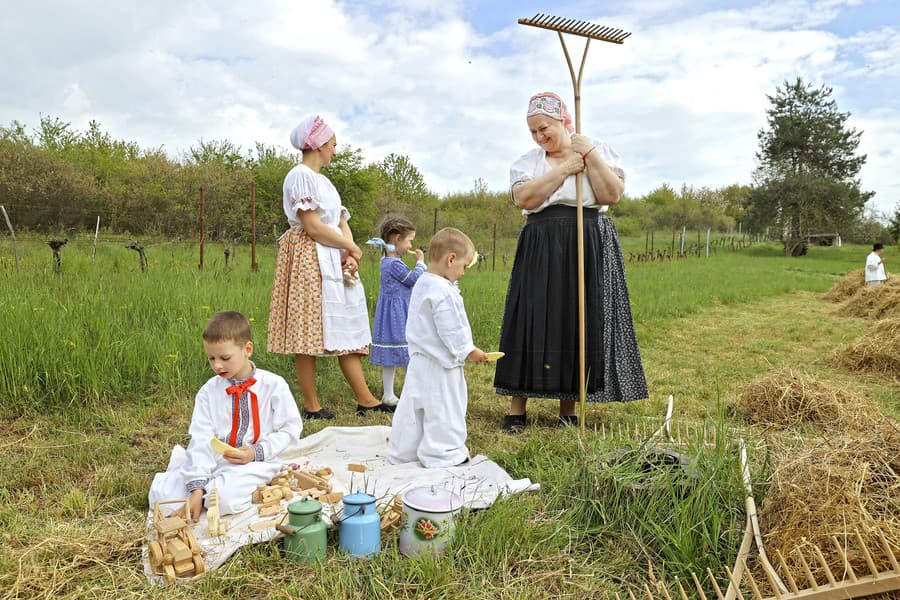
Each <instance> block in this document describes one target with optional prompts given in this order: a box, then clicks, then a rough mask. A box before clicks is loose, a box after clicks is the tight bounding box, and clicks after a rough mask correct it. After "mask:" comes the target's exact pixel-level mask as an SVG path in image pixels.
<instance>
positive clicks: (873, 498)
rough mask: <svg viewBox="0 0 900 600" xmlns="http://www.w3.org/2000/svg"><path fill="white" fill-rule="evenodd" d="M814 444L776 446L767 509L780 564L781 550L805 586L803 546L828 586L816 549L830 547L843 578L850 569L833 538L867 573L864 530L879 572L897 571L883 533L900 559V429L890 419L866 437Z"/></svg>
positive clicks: (768, 543)
mask: <svg viewBox="0 0 900 600" xmlns="http://www.w3.org/2000/svg"><path fill="white" fill-rule="evenodd" d="M808 443H809V442H808V440H799V439H796V440H789V441H787V442H780V443H779V442H778V441H777V440H773V441H772V442H771V445H770V448H771V451H772V456H771V459H772V463H773V474H772V477H771V481H770V485H769V488H768V491H767V492H766V496H765V499H764V500H763V502H762V505H761V508H760V511H759V518H760V526H761V528H762V532H763V545H764V547H765V548H766V552H767V553H768V554H769V558H770V559H773V560H775V557H776V556H777V555H776V553H775V552H776V550H777V551H779V552H781V554H782V555H783V556H784V557H785V561H786V563H787V565H788V569H789V570H790V573H791V575H792V576H793V577H794V579H795V580H796V581H798V582H804V581H805V577H804V576H803V572H804V571H803V564H802V562H801V559H800V557H799V553H798V552H796V551H795V550H797V549H799V550H801V551H803V553H804V557H805V559H806V560H807V561H808V562H809V564H810V567H811V568H812V569H813V573H814V575H815V576H816V579H817V580H818V581H819V582H820V583H824V582H825V581H826V575H825V572H824V570H823V569H822V568H821V567H820V566H818V564H817V561H816V560H815V558H814V553H815V550H814V549H813V548H812V545H811V544H815V545H816V546H818V547H819V549H821V550H822V553H823V555H824V557H825V561H826V563H827V564H828V566H829V568H830V569H831V571H832V572H833V573H834V574H835V576H836V577H841V576H842V574H843V573H844V572H845V570H844V567H843V563H842V559H841V556H840V554H838V552H837V551H836V549H835V547H834V542H833V541H832V540H831V536H835V537H836V538H837V539H838V542H839V543H840V544H841V546H842V547H843V548H845V551H847V553H848V559H849V561H850V565H851V567H852V568H853V569H854V571H855V572H856V573H857V574H858V575H867V574H868V573H869V568H868V566H867V564H866V558H865V555H864V554H863V553H862V552H861V550H860V546H859V544H858V543H857V542H856V539H855V535H856V532H859V534H860V535H861V536H862V538H863V540H864V541H865V544H866V546H867V547H868V548H869V550H870V551H871V552H872V556H873V559H874V562H875V566H876V568H877V569H879V570H880V571H885V570H888V569H890V568H891V565H890V563H889V562H888V558H887V555H886V554H885V552H884V551H883V547H882V544H881V541H880V538H879V532H880V533H881V535H883V536H884V537H885V538H886V539H887V541H888V543H889V544H890V546H891V548H892V549H893V551H894V553H895V555H896V554H897V553H898V552H900V501H898V500H900V429H898V426H897V425H896V424H895V423H893V422H891V421H889V420H888V419H886V418H882V419H881V420H880V421H877V422H875V423H873V424H871V425H870V426H869V428H868V429H867V430H866V431H865V433H855V434H853V435H852V436H844V435H842V436H838V437H835V438H827V439H823V440H821V441H820V442H819V443H818V444H816V445H814V446H809V445H808ZM757 569H758V567H757ZM778 570H779V571H781V569H778ZM781 575H782V577H783V576H784V573H783V572H782V573H781ZM756 580H757V581H759V582H764V581H765V577H764V576H763V575H762V573H761V572H760V573H759V574H757V577H756ZM801 585H803V584H802V583H801Z"/></svg>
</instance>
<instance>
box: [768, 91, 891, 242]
mask: <svg viewBox="0 0 900 600" xmlns="http://www.w3.org/2000/svg"><path fill="white" fill-rule="evenodd" d="M831 94H832V90H831V88H829V87H826V86H822V87H819V88H815V87H813V86H812V85H811V84H808V83H804V81H803V80H802V79H801V78H799V77H798V78H797V80H796V81H795V82H794V83H789V82H787V81H785V82H784V85H783V86H782V87H778V88H776V92H775V95H774V96H767V98H768V99H769V102H771V105H772V106H771V108H769V109H768V110H767V111H766V121H767V126H766V127H765V128H764V129H762V130H760V132H759V135H758V138H759V150H758V152H757V153H756V158H757V161H758V167H757V169H756V172H755V174H754V180H755V181H754V183H755V186H754V190H753V192H752V194H751V197H750V203H751V204H750V217H751V219H752V220H753V221H755V224H756V226H757V227H759V228H761V227H768V226H773V227H775V228H776V229H780V230H781V231H782V233H783V240H784V247H785V254H787V255H788V256H798V255H801V254H805V252H806V245H807V240H808V236H809V234H811V233H817V232H840V230H841V229H842V228H844V227H846V226H847V225H848V224H849V223H852V222H853V221H855V220H857V219H858V218H859V216H860V215H861V213H862V209H863V206H864V205H865V203H866V201H867V200H868V199H869V198H871V197H872V195H873V194H872V193H871V192H863V191H861V190H860V187H859V186H860V182H859V179H858V176H859V171H860V169H861V168H862V166H863V164H865V162H866V155H865V154H863V155H857V154H856V150H857V148H858V147H859V140H860V136H861V135H862V132H861V131H857V130H856V129H854V128H852V127H848V126H847V119H848V117H849V116H850V113H842V112H840V111H838V109H837V103H836V102H835V100H834V99H833V98H832V97H831Z"/></svg>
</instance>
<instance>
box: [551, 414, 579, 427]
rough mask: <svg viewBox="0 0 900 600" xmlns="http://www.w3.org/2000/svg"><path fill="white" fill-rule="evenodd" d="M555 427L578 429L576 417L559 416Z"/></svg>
mask: <svg viewBox="0 0 900 600" xmlns="http://www.w3.org/2000/svg"><path fill="white" fill-rule="evenodd" d="M556 426H557V427H570V426H571V427H578V415H559V422H557V424H556Z"/></svg>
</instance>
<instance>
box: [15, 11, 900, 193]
mask: <svg viewBox="0 0 900 600" xmlns="http://www.w3.org/2000/svg"><path fill="white" fill-rule="evenodd" d="M0 8H4V10H3V14H4V17H3V19H2V21H0V59H2V65H3V68H2V69H0V123H2V124H3V125H8V124H9V123H10V122H11V121H12V120H18V121H21V122H23V123H25V124H26V125H28V126H30V127H34V126H36V125H37V124H38V122H39V119H40V117H41V116H42V115H49V116H52V117H59V118H60V119H62V120H64V121H68V122H71V123H72V124H73V126H75V127H77V128H79V129H83V128H84V127H86V125H87V123H88V121H89V120H91V119H96V120H98V121H99V122H100V123H101V125H102V127H103V128H104V129H105V130H106V131H108V132H110V134H111V135H113V136H114V137H116V138H119V139H127V140H134V141H137V142H138V143H140V144H141V145H142V146H144V147H160V146H161V147H163V148H165V149H166V150H167V151H168V152H170V153H171V154H172V155H174V156H177V155H178V154H179V153H181V152H183V151H185V150H187V149H188V148H189V147H190V146H191V145H195V144H196V143H197V141H198V140H200V139H201V138H202V139H207V140H209V139H228V140H231V141H232V142H234V143H236V144H239V145H241V146H242V147H243V148H245V149H246V148H249V147H251V146H252V144H253V143H254V142H255V141H259V142H264V143H267V144H277V145H279V146H282V147H284V148H289V145H290V144H289V142H288V134H289V132H290V130H291V129H292V128H293V126H294V125H295V124H296V123H297V121H298V120H299V118H300V117H301V116H302V115H304V114H306V113H309V112H319V113H321V114H322V115H323V116H324V117H325V118H326V119H327V120H329V121H331V122H332V124H333V127H334V129H335V130H336V131H337V135H338V142H339V144H341V145H344V144H350V145H352V146H353V147H358V148H362V150H363V152H364V155H365V158H366V160H367V161H375V160H379V159H380V158H382V157H384V156H385V155H387V154H389V153H392V152H393V153H398V154H404V155H407V156H409V157H410V159H411V160H412V162H413V164H415V165H416V166H417V167H419V169H420V170H421V171H422V173H423V175H424V176H425V180H426V183H427V184H428V186H429V187H430V188H431V189H432V190H434V191H435V192H437V193H439V194H444V193H448V192H453V191H460V190H469V189H472V187H473V184H474V181H475V180H476V179H477V178H481V179H483V180H484V181H485V182H486V183H487V184H488V187H489V188H491V189H493V190H501V189H505V187H506V185H507V179H508V169H509V164H510V163H511V162H512V161H513V160H514V159H515V158H516V157H517V156H518V155H520V154H522V153H523V152H525V151H527V150H528V149H530V148H531V147H532V142H531V139H530V137H529V134H528V131H527V129H526V127H525V123H524V109H525V106H526V104H527V101H528V98H529V96H530V95H532V94H533V93H535V92H537V91H543V90H555V91H558V92H560V93H561V94H562V95H563V97H564V98H566V99H567V100H568V101H569V104H570V105H571V104H572V102H571V101H572V97H573V93H572V86H571V82H570V79H569V73H568V69H567V67H566V64H565V59H564V57H563V53H562V50H561V48H560V44H559V41H558V39H557V37H556V34H555V33H553V32H550V31H546V30H542V29H537V28H533V27H525V26H522V25H518V24H517V19H518V18H520V17H531V16H533V15H534V14H535V13H538V12H542V13H548V14H552V15H558V16H564V17H571V18H577V19H582V20H588V21H592V22H595V23H599V24H602V25H608V26H612V27H616V28H619V29H623V30H626V31H629V32H632V35H631V37H629V38H628V39H627V40H626V41H625V43H624V44H622V45H617V44H610V43H602V42H593V43H592V44H591V46H590V51H589V53H588V56H587V63H586V66H585V70H584V80H583V83H582V129H583V130H584V132H585V133H588V134H590V135H592V136H594V137H599V138H601V139H604V140H606V141H608V142H609V143H610V144H612V145H613V146H614V147H615V148H616V149H617V150H618V151H619V153H620V155H621V156H622V160H623V164H624V166H625V169H626V171H627V172H628V192H629V193H630V194H631V195H632V196H637V195H640V194H644V193H646V192H648V191H650V190H652V189H653V188H655V187H657V186H659V185H660V184H662V183H669V184H671V185H673V186H676V187H677V186H680V185H681V184H683V183H687V184H689V185H694V186H710V187H717V186H723V185H728V184H731V183H749V182H750V178H751V172H752V169H753V166H754V152H755V150H756V144H757V142H756V134H757V132H758V131H759V129H760V128H761V127H762V126H763V125H764V123H765V110H766V108H767V107H768V100H767V99H766V94H772V93H774V91H775V88H776V86H777V85H779V84H781V83H783V82H784V81H785V80H793V79H794V78H795V77H797V76H801V77H803V78H804V79H805V80H807V81H810V82H813V83H814V84H816V85H820V84H825V85H828V86H830V87H832V88H833V89H834V97H835V99H836V100H837V102H838V107H839V108H840V109H841V110H842V111H849V112H850V113H852V116H851V119H850V123H851V125H852V126H854V127H856V128H858V129H861V130H863V131H864V133H863V136H862V144H861V151H862V152H865V153H866V154H868V163H867V164H866V166H865V167H864V169H863V171H862V184H863V189H868V190H873V191H875V192H876V194H877V195H876V198H875V199H874V200H873V201H872V202H871V203H870V206H872V207H873V208H875V209H877V210H880V211H893V208H894V207H895V206H897V205H898V202H900V174H898V173H900V168H898V167H900V164H898V158H900V101H898V98H900V2H897V1H896V0H815V1H813V0H775V1H769V0H733V1H726V0H640V1H627V0H626V1H617V2H611V1H606V0H587V1H581V0H563V1H554V0H546V1H544V2H534V1H532V0H516V1H511V0H510V1H507V0H502V1H487V0H484V1H476V0H408V1H399V0H369V1H366V2H362V1H359V2H352V1H349V0H346V1H336V0H253V1H251V2H233V1H228V0H218V1H212V0H207V1H193V0H177V1H176V0H153V1H150V2H147V1H142V2H137V1H134V0H115V1H114V0H92V1H90V2H70V1H62V0H60V1H51V0H29V1H28V2H21V1H20V0H0ZM582 39H583V38H569V39H568V43H569V47H570V52H571V54H572V55H573V60H574V61H576V69H577V62H578V61H579V60H580V57H581V52H582V47H583V46H582V41H581V40H582Z"/></svg>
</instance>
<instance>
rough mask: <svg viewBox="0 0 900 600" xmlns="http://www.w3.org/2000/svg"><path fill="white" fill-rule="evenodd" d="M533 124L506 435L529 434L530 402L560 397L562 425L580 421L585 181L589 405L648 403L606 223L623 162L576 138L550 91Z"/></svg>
mask: <svg viewBox="0 0 900 600" xmlns="http://www.w3.org/2000/svg"><path fill="white" fill-rule="evenodd" d="M527 122H528V128H529V130H530V131H531V137H532V138H533V139H534V141H535V143H537V145H538V146H539V147H538V148H534V149H533V150H531V151H529V152H528V153H526V154H524V155H523V156H521V157H520V158H519V159H518V160H516V162H515V163H513V165H512V167H511V168H510V182H511V186H512V196H513V202H514V203H515V204H516V206H518V207H519V208H521V209H522V212H523V213H524V214H525V215H526V216H527V217H528V221H527V222H526V224H525V226H524V227H523V228H522V232H521V234H520V235H519V242H518V247H517V248H516V258H515V262H514V263H513V269H512V274H511V275H510V281H509V291H508V292H507V296H506V309H505V311H504V314H503V327H502V328H501V330H500V350H501V351H502V352H505V353H506V356H505V357H504V358H503V359H502V360H500V361H498V363H497V371H496V375H495V377H494V387H495V388H496V390H497V393H498V394H501V395H505V396H512V398H511V401H510V407H509V414H507V415H506V417H505V418H504V419H503V430H504V431H506V432H509V433H518V432H520V431H522V429H523V428H524V427H525V425H526V417H525V404H526V401H527V399H528V398H529V397H530V398H555V399H558V400H559V418H560V423H561V424H571V425H575V424H577V423H578V417H577V416H576V415H575V402H576V401H577V400H578V399H579V390H580V386H579V382H578V378H579V368H578V265H577V257H578V238H577V235H578V232H577V227H576V217H577V215H576V212H577V210H578V209H577V208H576V206H577V201H576V196H575V178H576V177H578V176H580V177H582V178H583V184H582V190H583V191H582V201H583V207H584V208H583V209H582V210H583V211H584V213H583V217H584V256H585V259H584V277H585V327H586V329H587V332H586V333H587V335H586V342H585V354H586V356H585V358H586V361H587V365H586V373H587V378H588V381H587V398H586V399H587V401H588V402H610V401H630V400H639V399H641V398H646V397H647V383H646V381H645V379H644V370H643V367H642V365H641V356H640V353H639V351H638V346H637V338H636V337H635V334H634V326H633V324H632V321H631V307H630V305H629V302H628V289H627V288H626V285H625V263H624V260H623V258H622V249H621V247H620V246H619V239H618V235H617V234H616V229H615V226H614V225H613V223H612V221H611V220H610V219H609V218H608V217H607V216H606V210H607V209H608V207H609V205H611V204H615V203H617V202H618V201H619V197H620V196H621V195H622V192H623V190H624V183H625V172H624V171H623V170H622V169H621V168H620V167H619V166H618V155H617V154H616V152H615V151H614V150H613V149H612V148H611V147H610V146H609V145H608V144H606V143H604V142H600V141H597V140H592V139H590V138H588V137H585V136H583V135H577V134H574V133H573V132H574V128H573V127H572V118H571V116H570V115H569V112H568V110H567V109H566V105H565V103H564V102H563V101H562V99H561V98H560V97H559V96H557V95H556V94H553V93H551V92H545V93H542V94H537V95H535V96H533V97H532V98H531V99H530V100H529V103H528V114H527Z"/></svg>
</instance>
